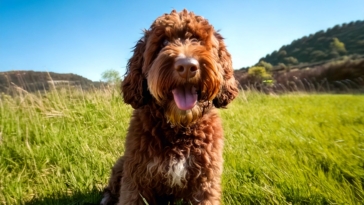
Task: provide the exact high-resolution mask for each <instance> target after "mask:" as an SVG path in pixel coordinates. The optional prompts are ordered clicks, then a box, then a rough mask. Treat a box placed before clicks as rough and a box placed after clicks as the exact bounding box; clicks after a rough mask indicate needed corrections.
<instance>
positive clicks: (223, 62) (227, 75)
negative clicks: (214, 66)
mask: <svg viewBox="0 0 364 205" xmlns="http://www.w3.org/2000/svg"><path fill="white" fill-rule="evenodd" d="M214 36H215V38H216V39H217V40H218V42H219V46H218V48H219V49H218V55H219V62H218V63H219V64H220V66H221V72H222V76H223V79H224V80H223V84H222V86H221V90H220V92H219V94H218V95H217V96H216V98H215V99H214V100H213V101H212V102H213V104H214V105H215V107H217V108H221V107H222V108H224V107H226V105H228V104H229V103H230V102H231V101H232V100H234V98H235V97H236V96H237V95H238V93H239V90H238V86H237V82H236V80H235V77H234V70H233V67H232V62H231V56H230V53H229V52H228V51H227V49H226V46H225V43H224V38H223V37H222V36H221V35H220V34H219V33H217V32H215V34H214Z"/></svg>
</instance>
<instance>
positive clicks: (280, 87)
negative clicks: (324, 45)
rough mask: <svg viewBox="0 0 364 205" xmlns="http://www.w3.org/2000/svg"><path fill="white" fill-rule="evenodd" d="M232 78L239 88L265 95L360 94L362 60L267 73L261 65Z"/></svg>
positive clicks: (363, 85) (363, 86) (363, 72)
mask: <svg viewBox="0 0 364 205" xmlns="http://www.w3.org/2000/svg"><path fill="white" fill-rule="evenodd" d="M235 77H236V79H237V80H238V82H239V83H240V86H241V88H242V89H257V90H259V91H263V92H265V93H281V92H291V91H306V92H311V91H312V92H353V91H354V92H358V91H359V92H363V91H364V58H355V57H344V58H342V59H340V60H335V61H330V62H328V63H325V64H323V65H318V66H315V67H307V68H305V69H294V70H289V71H287V70H283V71H272V72H267V71H266V68H264V67H263V66H255V67H252V68H250V69H249V70H240V71H239V72H236V73H235Z"/></svg>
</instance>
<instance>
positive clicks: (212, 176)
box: [102, 10, 238, 205]
mask: <svg viewBox="0 0 364 205" xmlns="http://www.w3.org/2000/svg"><path fill="white" fill-rule="evenodd" d="M178 63H181V64H182V67H181V66H179V64H178ZM186 76H187V77H186ZM182 91H183V92H182ZM181 92H182V93H184V94H180V93H181ZM122 93H123V98H124V101H125V103H128V104H130V105H131V106H132V107H133V108H134V109H135V110H134V112H133V115H132V117H131V121H130V127H129V129H128V134H127V137H126V142H125V153H124V156H122V157H121V158H120V159H119V160H118V161H117V162H116V164H115V166H114V167H113V169H112V173H111V177H110V180H109V185H108V187H107V188H106V189H105V193H104V199H103V201H102V204H119V205H121V204H144V202H143V198H144V199H145V200H146V201H147V202H148V204H150V205H152V204H158V205H159V204H174V203H175V202H177V201H180V200H183V202H184V203H186V204H187V203H190V204H220V200H221V187H220V180H221V173H222V165H223V158H222V150H223V130H222V126H221V122H220V118H219V116H218V114H217V110H216V108H220V107H225V106H226V105H227V104H228V103H230V102H231V101H232V100H233V99H234V98H235V96H236V95H237V93H238V89H237V85H236V82H235V79H234V76H233V69H232V64H231V57H230V54H229V53H228V51H227V50H226V47H225V44H224V42H223V38H222V36H221V35H220V34H219V33H217V31H215V30H214V28H213V27H212V26H211V25H210V24H209V23H208V21H207V20H206V19H204V18H203V17H201V16H197V15H195V14H193V13H192V12H188V11H187V10H183V11H182V12H180V13H178V12H176V11H174V10H173V11H172V12H171V13H170V14H165V15H163V16H161V17H159V18H157V19H156V20H155V22H154V23H153V24H152V26H151V27H150V29H148V30H146V31H145V32H144V37H143V38H142V39H141V40H139V41H138V43H137V45H136V46H135V49H134V55H133V56H132V57H131V59H130V60H129V62H128V71H127V73H126V77H125V79H124V81H123V84H122ZM176 93H179V94H176ZM180 96H184V97H180Z"/></svg>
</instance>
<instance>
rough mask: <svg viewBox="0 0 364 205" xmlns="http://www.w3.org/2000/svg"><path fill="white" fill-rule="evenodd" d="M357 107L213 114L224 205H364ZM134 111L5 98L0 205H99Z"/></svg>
mask: <svg viewBox="0 0 364 205" xmlns="http://www.w3.org/2000/svg"><path fill="white" fill-rule="evenodd" d="M363 105H364V96H360V95H356V96H354V95H305V94H301V95H299V94H297V95H283V96H266V95H263V94H258V93H248V94H246V93H241V94H240V96H239V97H238V99H237V100H235V101H234V102H233V104H231V105H230V106H229V108H228V109H226V110H221V112H220V113H221V116H222V118H223V122H224V130H225V137H226V140H225V152H224V159H225V164H224V174H223V188H224V195H223V196H224V198H223V200H224V204H249V203H250V204H290V203H293V204H360V203H363V202H364V199H363V198H364V191H363V186H364V185H363V184H364V159H363V157H364V140H363V137H364V106H363ZM131 111H132V109H131V107H130V106H127V105H125V104H124V103H123V102H122V99H121V98H120V97H119V96H118V94H117V93H116V92H114V91H110V90H95V91H88V92H84V91H82V90H76V89H73V88H72V89H71V88H64V89H60V90H57V91H56V90H54V91H52V92H48V93H43V94H41V93H36V94H30V93H26V92H24V91H19V94H18V95H17V96H13V97H10V96H7V95H4V94H2V95H1V97H0V204H85V203H95V204H97V202H98V201H99V200H100V192H101V191H102V189H103V187H104V186H105V185H106V183H107V180H108V177H109V174H110V168H111V166H112V165H113V163H114V162H115V160H116V159H117V158H118V157H119V156H120V155H122V153H123V150H124V139H125V133H126V129H127V127H128V123H129V118H130V114H131Z"/></svg>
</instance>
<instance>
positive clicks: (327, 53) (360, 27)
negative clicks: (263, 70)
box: [260, 21, 364, 67]
mask: <svg viewBox="0 0 364 205" xmlns="http://www.w3.org/2000/svg"><path fill="white" fill-rule="evenodd" d="M349 55H364V21H355V22H351V23H348V24H346V23H344V24H342V25H336V26H334V27H332V28H329V29H327V30H326V31H324V30H321V31H318V32H316V33H315V34H310V35H309V36H304V37H303V38H300V39H297V40H294V41H293V42H292V43H291V44H289V45H284V46H282V47H281V48H280V49H279V50H278V51H274V52H272V53H271V54H267V55H266V56H265V57H263V58H261V59H260V61H265V62H267V63H270V64H272V65H273V66H277V65H280V66H281V67H282V66H283V67H285V66H297V65H300V64H308V63H316V62H321V61H330V60H332V59H336V58H339V57H342V56H349ZM283 64H284V65H283Z"/></svg>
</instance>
